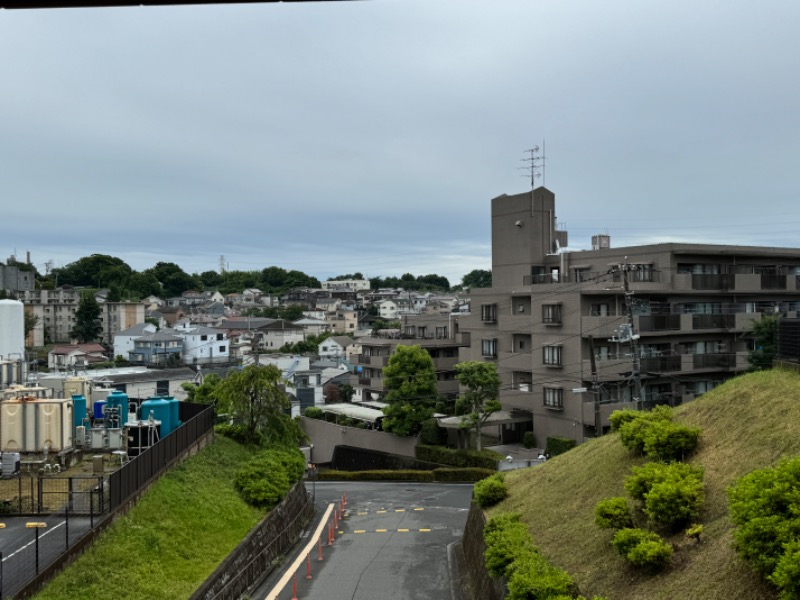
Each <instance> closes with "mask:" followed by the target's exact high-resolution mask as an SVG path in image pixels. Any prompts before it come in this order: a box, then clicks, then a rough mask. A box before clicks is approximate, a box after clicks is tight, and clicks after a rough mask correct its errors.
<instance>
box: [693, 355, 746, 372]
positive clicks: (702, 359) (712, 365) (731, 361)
mask: <svg viewBox="0 0 800 600" xmlns="http://www.w3.org/2000/svg"><path fill="white" fill-rule="evenodd" d="M692 361H693V364H694V368H695V369H730V368H731V367H735V366H736V355H735V354H695V355H694V356H693V357H692Z"/></svg>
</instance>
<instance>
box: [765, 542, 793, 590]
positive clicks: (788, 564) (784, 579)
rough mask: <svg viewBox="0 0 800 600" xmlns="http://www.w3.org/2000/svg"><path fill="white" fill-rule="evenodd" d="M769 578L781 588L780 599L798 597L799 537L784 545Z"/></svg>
mask: <svg viewBox="0 0 800 600" xmlns="http://www.w3.org/2000/svg"><path fill="white" fill-rule="evenodd" d="M769 580H770V581H771V582H772V583H773V584H775V585H776V586H778V588H779V589H780V590H781V598H782V599H790V598H792V599H794V598H800V539H795V540H794V541H792V542H789V543H788V544H786V545H785V546H784V552H783V555H782V556H781V557H780V559H778V564H777V566H776V567H775V570H774V571H773V572H772V575H770V576H769Z"/></svg>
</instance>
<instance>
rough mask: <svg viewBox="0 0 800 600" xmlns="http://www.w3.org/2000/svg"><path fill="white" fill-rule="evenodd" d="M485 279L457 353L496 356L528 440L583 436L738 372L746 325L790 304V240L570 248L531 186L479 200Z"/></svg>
mask: <svg viewBox="0 0 800 600" xmlns="http://www.w3.org/2000/svg"><path fill="white" fill-rule="evenodd" d="M491 215H492V281H493V287H491V288H483V289H478V288H476V289H472V290H471V291H470V297H471V301H472V309H473V310H472V313H471V315H470V316H468V317H463V318H462V321H461V327H462V329H463V330H464V331H469V332H470V333H471V344H470V346H469V347H467V348H463V349H462V351H461V360H462V361H463V360H485V361H492V362H494V363H495V364H496V365H497V369H498V372H499V374H500V377H501V381H502V385H501V392H500V401H501V403H502V405H503V408H505V409H524V410H527V411H530V414H531V419H532V426H533V430H534V432H535V434H536V439H537V440H545V439H546V438H547V437H548V436H562V437H568V438H572V439H575V441H576V442H582V441H583V440H584V439H586V438H589V437H594V436H595V435H598V434H600V433H602V432H603V431H605V430H606V429H607V427H608V415H609V414H610V413H611V412H612V411H613V410H615V409H618V408H625V407H635V408H641V407H650V406H653V405H655V404H661V403H667V404H670V405H676V404H680V403H681V402H683V401H686V400H689V399H691V398H694V397H695V396H696V395H698V394H701V393H703V392H705V391H707V390H710V389H712V388H713V387H714V386H715V385H717V384H718V383H720V382H721V381H723V380H725V379H727V378H729V377H731V376H733V375H736V374H737V373H741V372H743V371H745V370H746V369H748V367H749V363H748V361H747V356H748V352H749V350H750V345H751V343H752V342H748V340H747V336H746V333H747V332H748V330H749V329H750V328H751V326H752V323H753V322H754V321H756V320H758V319H761V318H762V316H763V315H764V314H775V313H776V312H777V313H780V314H785V315H787V316H796V315H797V311H798V309H800V249H796V248H761V247H750V246H727V245H711V244H684V243H665V244H653V245H642V246H630V247H625V248H612V247H611V244H610V237H609V236H606V235H604V236H596V240H595V241H594V242H595V243H594V244H593V247H594V249H592V250H587V251H576V252H569V251H567V250H566V245H567V244H566V242H567V234H566V232H564V231H559V230H558V229H557V228H556V220H555V196H554V194H553V193H552V192H551V191H550V190H547V189H546V188H544V187H540V188H538V189H536V190H534V191H532V192H527V193H523V194H517V195H514V196H506V195H502V196H499V197H497V198H495V199H493V200H492V210H491Z"/></svg>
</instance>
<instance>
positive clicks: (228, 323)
mask: <svg viewBox="0 0 800 600" xmlns="http://www.w3.org/2000/svg"><path fill="white" fill-rule="evenodd" d="M275 321H276V319H268V318H266V317H250V318H247V317H239V318H238V319H226V320H225V321H223V322H222V323H220V324H219V328H220V329H262V328H264V327H265V326H267V325H269V324H270V323H273V322H275Z"/></svg>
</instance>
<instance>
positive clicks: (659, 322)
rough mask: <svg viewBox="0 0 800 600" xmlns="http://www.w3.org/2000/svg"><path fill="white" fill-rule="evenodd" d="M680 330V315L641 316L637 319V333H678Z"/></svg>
mask: <svg viewBox="0 0 800 600" xmlns="http://www.w3.org/2000/svg"><path fill="white" fill-rule="evenodd" d="M680 328H681V316H680V315H642V316H641V317H639V331H641V332H642V333H645V332H648V331H678V330H680Z"/></svg>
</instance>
